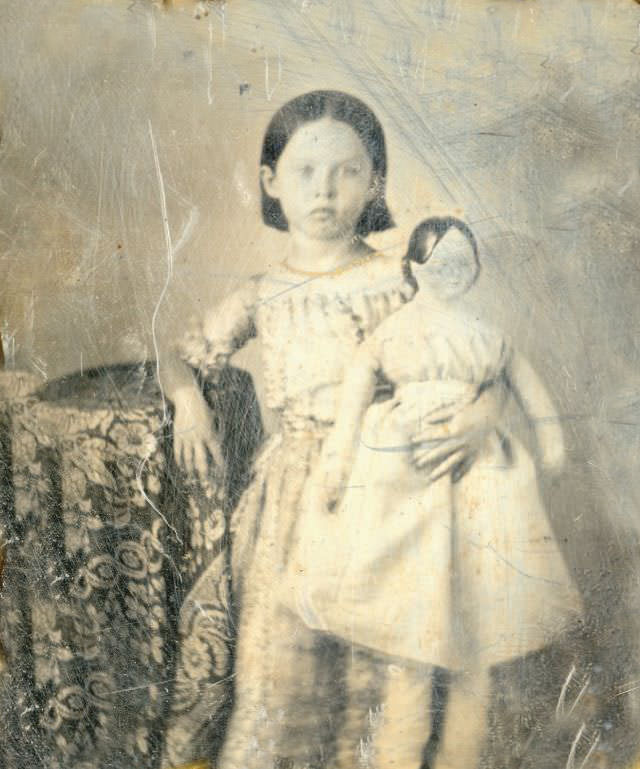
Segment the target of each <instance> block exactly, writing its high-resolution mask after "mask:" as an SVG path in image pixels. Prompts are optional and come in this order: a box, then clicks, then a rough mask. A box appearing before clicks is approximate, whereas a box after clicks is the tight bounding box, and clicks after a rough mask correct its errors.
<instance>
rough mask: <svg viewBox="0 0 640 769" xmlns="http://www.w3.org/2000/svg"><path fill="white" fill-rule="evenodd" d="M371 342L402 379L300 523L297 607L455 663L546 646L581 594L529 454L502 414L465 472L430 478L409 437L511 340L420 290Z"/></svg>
mask: <svg viewBox="0 0 640 769" xmlns="http://www.w3.org/2000/svg"><path fill="white" fill-rule="evenodd" d="M363 353H365V354H366V355H367V356H369V363H370V364H371V365H376V366H377V368H378V369H379V371H380V373H381V374H382V375H383V376H384V377H385V378H386V379H388V380H390V381H391V383H393V385H394V386H395V392H394V396H393V398H392V399H391V400H389V401H386V402H384V403H381V404H375V405H373V406H371V407H370V408H369V410H368V412H367V414H366V416H365V420H364V424H363V429H362V433H361V443H360V447H359V449H358V451H357V455H356V459H355V462H354V466H353V470H352V472H351V476H350V479H349V482H348V486H347V490H346V492H345V494H344V497H343V500H342V502H341V506H340V508H339V510H338V511H337V512H336V513H335V514H333V515H332V514H328V513H326V512H325V513H324V515H320V514H319V513H318V512H317V511H316V513H315V514H313V515H309V516H308V518H307V521H306V523H305V524H304V525H303V527H302V528H301V533H300V541H299V551H298V552H299V557H298V566H297V577H296V578H295V585H296V588H294V589H295V590H296V594H297V599H296V601H297V605H298V610H299V612H300V614H301V615H302V616H303V618H304V619H305V621H306V622H307V624H308V625H310V626H312V627H316V628H321V629H323V630H325V631H327V632H330V633H332V634H335V635H338V636H340V637H342V638H344V639H347V640H349V641H351V642H353V643H356V644H358V645H362V646H366V647H370V648H372V649H375V650H377V651H380V652H383V653H385V654H389V655H393V656H397V657H402V658H406V659H411V660H414V661H418V662H424V663H428V664H433V665H438V666H441V667H446V668H449V669H452V670H456V669H460V668H464V667H465V666H467V665H468V664H469V662H470V661H471V660H474V662H475V664H482V665H486V666H490V665H492V664H496V663H498V662H501V661H505V660H508V659H510V658H514V657H516V656H521V655H523V654H525V653H527V652H529V651H532V650H535V649H538V648H541V647H542V646H544V645H545V644H547V643H548V642H549V641H550V640H551V639H552V638H553V636H554V635H555V634H556V633H559V632H561V631H562V630H563V629H565V628H566V626H567V624H568V623H570V622H571V621H572V619H575V618H576V616H578V615H579V613H580V611H581V601H580V598H579V594H578V592H577V589H576V587H575V586H574V584H573V581H572V579H571V577H570V575H569V573H568V570H567V567H566V565H565V562H564V559H563V556H562V554H561V551H560V548H559V546H558V543H557V541H556V538H555V536H554V533H553V530H552V528H551V525H550V523H549V520H548V517H547V515H546V513H545V510H544V507H543V504H542V501H541V497H540V493H539V489H538V482H537V478H536V468H535V466H534V463H533V461H532V458H531V457H530V455H529V453H528V452H527V450H526V449H525V447H524V446H523V445H522V443H521V442H520V441H518V440H516V439H515V438H514V437H512V436H510V435H509V434H508V430H507V425H506V424H501V425H496V428H495V430H494V431H493V432H492V433H491V434H490V435H489V437H488V438H487V439H486V440H485V442H484V445H483V446H482V447H481V450H480V452H479V454H478V455H477V457H476V459H475V461H474V462H473V464H472V465H471V466H470V468H467V469H466V472H464V473H462V475H461V477H458V476H457V475H456V473H448V474H447V475H445V476H443V477H442V478H440V479H439V480H437V481H435V482H432V483H428V482H427V481H426V480H425V478H426V476H425V473H424V471H420V470H417V469H416V468H415V467H414V466H413V465H412V464H411V462H410V459H411V456H412V454H411V451H410V450H409V448H408V440H409V436H410V435H414V434H415V433H416V432H417V426H418V425H417V422H416V420H419V419H420V414H421V413H422V414H423V415H424V418H425V419H428V418H429V412H431V411H432V410H433V409H435V408H437V407H438V406H439V405H442V404H443V403H444V402H449V403H454V404H460V407H462V406H463V405H464V404H466V403H468V402H469V400H472V399H473V398H474V397H475V396H476V395H477V394H478V392H479V391H480V390H481V389H482V388H485V387H489V386H491V385H492V384H493V383H495V382H498V381H499V380H501V378H502V377H503V376H504V374H505V368H506V366H507V364H508V361H509V357H510V354H511V351H510V347H509V345H508V343H507V341H506V340H505V339H504V338H503V336H502V335H500V334H499V333H497V332H495V331H494V330H491V329H489V328H487V327H485V326H483V325H481V324H479V323H478V322H477V321H476V319H475V318H471V317H467V316H465V315H464V314H462V313H461V312H460V311H456V310H454V309H452V308H450V307H448V306H446V305H439V304H438V303H433V304H431V305H427V306H425V304H424V303H423V302H418V301H417V300H414V302H412V303H410V304H408V305H406V306H405V307H404V308H402V309H400V310H399V311H398V312H397V313H395V314H394V315H392V316H391V317H389V318H388V319H387V320H386V321H384V323H382V324H381V325H380V327H379V328H378V329H377V330H376V332H375V333H374V334H373V335H372V336H371V337H370V338H369V339H368V340H367V341H366V342H365V343H364V347H363ZM416 403H419V404H420V406H421V408H418V409H417V410H416Z"/></svg>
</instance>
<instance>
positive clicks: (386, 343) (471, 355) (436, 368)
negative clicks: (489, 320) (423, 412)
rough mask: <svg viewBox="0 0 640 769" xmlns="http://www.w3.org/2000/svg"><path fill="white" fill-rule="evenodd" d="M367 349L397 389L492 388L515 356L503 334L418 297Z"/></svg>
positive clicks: (386, 324) (452, 308) (385, 325)
mask: <svg viewBox="0 0 640 769" xmlns="http://www.w3.org/2000/svg"><path fill="white" fill-rule="evenodd" d="M418 296H419V297H420V295H418ZM399 340H401V342H400V341H399ZM367 347H368V348H369V350H370V352H371V354H372V355H373V356H374V358H375V360H376V362H377V364H378V365H379V367H380V369H381V371H382V372H383V373H384V376H385V377H386V378H388V379H389V380H390V381H391V382H393V384H394V385H396V386H402V385H404V384H408V383H410V382H428V381H437V380H440V381H442V380H455V381H457V382H464V383H468V384H472V385H477V386H480V385H482V384H488V383H490V382H493V381H495V380H496V379H498V378H499V377H500V376H501V374H502V373H503V371H504V369H505V366H506V365H507V363H508V360H509V357H510V355H511V347H510V344H509V343H508V341H507V340H506V339H505V337H504V336H503V335H502V334H500V333H499V332H498V331H497V330H495V329H493V328H491V327H489V326H487V325H486V324H484V323H483V322H481V321H480V320H479V319H478V318H476V317H474V316H473V315H471V314H470V313H468V312H464V311H462V310H460V309H458V308H456V307H455V305H453V306H451V305H448V304H444V303H441V302H439V301H438V300H436V299H432V298H431V297H425V298H423V297H420V298H416V300H414V301H413V302H411V303H410V304H409V305H407V306H406V307H403V308H402V309H401V310H399V311H398V312H397V313H395V314H394V315H393V316H392V317H389V318H388V319H386V320H385V321H384V323H382V324H381V325H380V327H379V328H378V329H377V331H376V332H375V334H374V335H373V336H372V337H371V338H370V339H369V340H368V342H367Z"/></svg>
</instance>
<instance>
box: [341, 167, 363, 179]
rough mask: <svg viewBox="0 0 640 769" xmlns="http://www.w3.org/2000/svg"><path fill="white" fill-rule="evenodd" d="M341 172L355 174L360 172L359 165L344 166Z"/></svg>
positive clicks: (347, 174)
mask: <svg viewBox="0 0 640 769" xmlns="http://www.w3.org/2000/svg"><path fill="white" fill-rule="evenodd" d="M342 172H343V173H344V175H345V176H357V175H358V174H359V173H360V166H357V165H348V166H344V167H343V169H342Z"/></svg>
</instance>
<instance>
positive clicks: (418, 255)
mask: <svg viewBox="0 0 640 769" xmlns="http://www.w3.org/2000/svg"><path fill="white" fill-rule="evenodd" d="M451 228H454V229H456V230H458V231H459V232H461V233H462V234H463V235H464V236H465V238H466V239H467V240H468V242H469V245H470V246H471V249H472V251H473V258H474V261H475V267H476V277H477V275H478V273H479V272H480V257H479V254H478V241H477V240H476V236H475V235H474V234H473V232H472V231H471V228H470V227H469V225H468V224H466V223H465V222H463V221H462V219H457V218H456V217H455V216H431V217H429V219H424V220H423V221H421V222H420V224H418V225H417V226H416V227H415V228H414V230H413V232H412V233H411V237H410V238H409V245H408V247H407V253H406V254H405V257H404V260H403V261H404V272H405V276H406V277H407V278H408V279H409V280H411V281H412V282H413V283H415V285H416V287H417V283H416V281H415V278H414V277H413V273H412V272H411V262H416V263H417V264H425V263H426V262H428V261H429V257H430V256H431V254H429V255H427V253H426V248H425V247H426V244H427V237H428V236H429V235H430V234H431V233H434V234H435V235H436V242H435V244H434V248H435V247H436V246H437V245H438V243H439V242H440V241H441V240H442V238H443V237H444V236H445V234H446V233H447V232H448V231H449V230H450V229H451ZM431 253H433V249H432V251H431Z"/></svg>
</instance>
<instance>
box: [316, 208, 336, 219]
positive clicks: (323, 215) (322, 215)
mask: <svg viewBox="0 0 640 769" xmlns="http://www.w3.org/2000/svg"><path fill="white" fill-rule="evenodd" d="M335 214H336V212H335V210H334V209H333V208H330V207H328V206H322V207H319V208H314V209H313V210H312V211H311V214H310V216H313V217H314V219H332V218H333V217H334V216H335Z"/></svg>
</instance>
